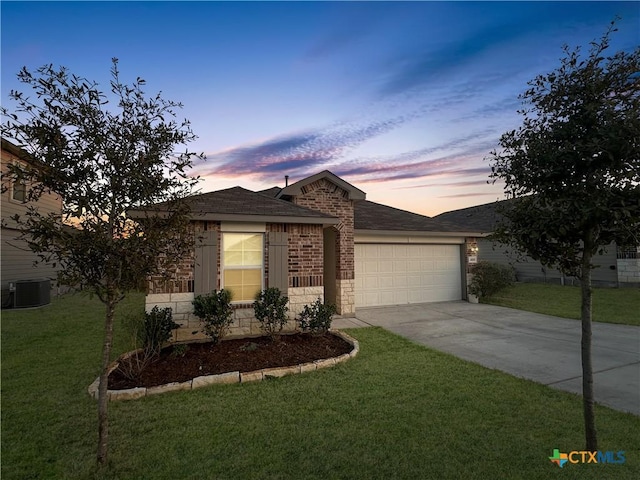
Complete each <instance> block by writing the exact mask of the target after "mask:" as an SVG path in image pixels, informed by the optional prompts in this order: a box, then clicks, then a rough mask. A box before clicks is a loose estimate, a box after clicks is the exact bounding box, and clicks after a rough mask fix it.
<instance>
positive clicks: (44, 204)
mask: <svg viewBox="0 0 640 480" xmlns="http://www.w3.org/2000/svg"><path fill="white" fill-rule="evenodd" d="M1 158H2V240H1V241H2V264H1V278H2V305H3V306H5V305H7V304H8V302H9V301H10V300H11V295H9V284H10V283H12V284H14V285H15V284H16V283H17V282H20V286H21V287H22V288H23V290H24V288H25V286H26V285H27V283H29V282H30V281H37V282H40V281H42V280H45V279H46V280H49V282H50V283H49V285H50V287H51V291H48V292H41V293H46V294H48V295H50V294H51V293H54V294H55V293H57V286H56V277H57V271H56V269H55V268H53V267H52V266H51V265H46V264H42V263H40V264H38V265H34V262H35V261H36V260H37V259H38V257H37V256H36V255H35V254H34V253H33V252H32V251H31V250H30V249H29V247H28V246H27V244H26V242H25V241H24V240H21V239H19V238H18V237H19V236H20V232H19V231H18V230H17V225H16V222H15V220H13V219H12V217H13V216H14V215H16V214H17V215H24V213H25V212H26V211H27V206H29V205H31V206H33V205H35V206H36V207H37V208H38V210H39V211H40V212H41V213H59V214H61V212H62V199H61V198H60V197H59V196H57V195H53V194H45V195H43V196H42V197H41V198H40V199H39V200H38V202H37V203H35V204H33V203H27V190H28V185H26V184H25V183H24V182H23V181H20V180H16V179H13V178H11V176H10V175H7V173H8V166H9V165H10V164H18V165H20V164H21V165H26V164H28V163H30V162H31V160H30V157H29V155H28V154H27V153H26V152H25V151H24V150H22V149H21V148H19V147H17V146H16V145H14V144H13V143H11V142H9V141H7V140H5V139H4V138H3V139H2V155H1ZM43 285H44V283H42V284H35V283H33V284H31V285H30V286H29V287H28V288H27V290H30V291H31V292H29V293H30V295H31V293H33V289H34V288H35V289H36V290H38V289H42V288H44V287H43ZM27 290H24V291H25V292H27ZM26 302H27V303H26V305H31V303H30V302H29V301H28V300H26ZM36 303H37V301H36Z"/></svg>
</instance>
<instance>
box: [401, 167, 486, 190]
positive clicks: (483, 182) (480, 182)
mask: <svg viewBox="0 0 640 480" xmlns="http://www.w3.org/2000/svg"><path fill="white" fill-rule="evenodd" d="M484 172H485V169H482V173H484ZM487 182H488V180H486V179H485V180H472V181H466V182H448V183H423V184H421V185H409V186H403V187H395V188H394V190H406V189H413V188H425V187H429V188H431V187H475V186H479V185H486V184H487Z"/></svg>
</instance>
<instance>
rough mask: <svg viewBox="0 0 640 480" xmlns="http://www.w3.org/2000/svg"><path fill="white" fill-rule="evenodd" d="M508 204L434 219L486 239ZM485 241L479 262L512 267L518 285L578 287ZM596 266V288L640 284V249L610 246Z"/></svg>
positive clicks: (481, 243)
mask: <svg viewBox="0 0 640 480" xmlns="http://www.w3.org/2000/svg"><path fill="white" fill-rule="evenodd" d="M508 201H509V200H503V201H500V202H492V203H487V204H484V205H477V206H475V207H468V208H462V209H460V210H452V211H450V212H445V213H441V214H440V215H438V216H436V217H434V218H435V219H436V220H442V221H448V222H454V223H456V224H460V225H465V226H467V227H468V228H469V229H472V230H474V231H477V232H480V233H481V234H482V237H486V236H487V235H489V234H491V232H493V230H494V228H495V225H496V224H497V223H498V222H499V221H500V214H499V213H497V208H498V205H500V204H503V202H508ZM482 237H481V238H479V239H478V241H477V245H478V261H488V262H493V263H500V264H503V265H512V266H513V267H514V269H515V272H516V278H517V280H518V281H522V282H545V283H547V282H548V283H562V284H565V283H568V284H577V283H578V279H577V278H574V277H566V276H565V275H563V274H562V273H561V272H560V271H559V270H557V269H555V268H548V267H545V266H544V265H542V264H541V263H540V262H538V261H536V260H534V259H532V258H531V257H528V256H525V257H524V258H520V257H521V256H518V255H514V254H513V253H510V251H509V249H508V248H507V247H506V246H505V245H503V244H500V243H496V242H494V241H492V240H490V239H487V238H482ZM594 263H595V265H597V268H595V269H594V270H593V272H592V282H593V285H597V286H609V287H617V286H633V285H638V284H640V247H636V246H632V247H629V246H617V245H615V244H611V245H609V246H608V247H607V248H606V249H605V251H604V252H602V253H600V254H598V255H597V256H596V257H595V258H594Z"/></svg>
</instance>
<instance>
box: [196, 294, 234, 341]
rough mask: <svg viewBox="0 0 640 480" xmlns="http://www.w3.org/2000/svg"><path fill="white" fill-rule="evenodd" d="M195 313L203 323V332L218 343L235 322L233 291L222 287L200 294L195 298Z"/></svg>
mask: <svg viewBox="0 0 640 480" xmlns="http://www.w3.org/2000/svg"><path fill="white" fill-rule="evenodd" d="M192 303H193V313H194V315H195V316H196V317H198V318H199V319H200V322H201V323H202V332H203V333H205V334H206V335H208V336H209V337H210V338H211V340H212V341H213V344H214V345H215V344H217V343H218V342H219V341H220V339H222V337H224V336H225V335H226V334H227V331H228V329H229V325H231V323H233V319H232V318H231V315H232V314H233V310H232V309H231V292H230V291H229V290H225V289H222V290H220V291H215V290H214V291H213V292H211V293H209V294H207V295H198V296H197V297H196V298H195V299H194V300H193V302H192Z"/></svg>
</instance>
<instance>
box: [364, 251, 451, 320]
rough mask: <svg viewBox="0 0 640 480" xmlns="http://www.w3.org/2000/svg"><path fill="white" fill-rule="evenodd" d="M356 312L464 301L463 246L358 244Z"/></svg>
mask: <svg viewBox="0 0 640 480" xmlns="http://www.w3.org/2000/svg"><path fill="white" fill-rule="evenodd" d="M355 275H356V282H355V287H356V292H355V293H356V308H357V307H374V306H380V305H401V304H406V303H423V302H443V301H450V300H460V299H461V298H462V285H461V282H462V280H461V275H462V273H461V271H460V246H459V245H412V244H408V245H393V244H375V245H372V244H356V245H355Z"/></svg>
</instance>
